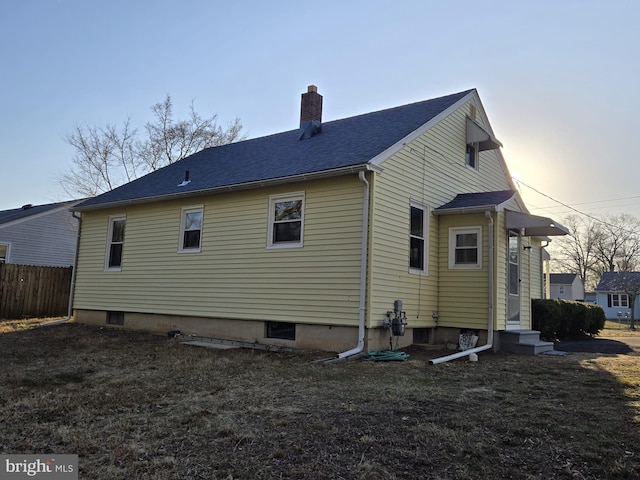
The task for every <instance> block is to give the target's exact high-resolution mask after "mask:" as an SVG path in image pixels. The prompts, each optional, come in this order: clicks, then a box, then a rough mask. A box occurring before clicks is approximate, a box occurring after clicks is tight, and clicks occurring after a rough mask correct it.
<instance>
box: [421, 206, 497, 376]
mask: <svg viewBox="0 0 640 480" xmlns="http://www.w3.org/2000/svg"><path fill="white" fill-rule="evenodd" d="M484 216H485V217H487V220H488V223H489V232H488V233H489V238H488V240H489V242H488V243H489V252H488V253H489V268H488V270H489V272H488V273H489V305H488V307H489V314H488V318H487V343H486V344H485V345H482V346H480V347H475V348H470V349H469V350H463V351H462V352H457V353H452V354H451V355H447V356H444V357H439V358H434V359H432V360H429V363H430V364H431V365H436V364H438V363H444V362H448V361H449V360H455V359H456V358H461V357H466V356H469V360H471V361H477V360H478V355H477V353H478V352H483V351H484V350H489V349H490V348H493V310H494V304H493V296H494V288H493V286H494V280H495V279H494V276H495V271H494V265H493V263H494V246H493V242H494V239H493V223H494V222H493V217H492V216H491V211H490V210H487V211H485V212H484Z"/></svg>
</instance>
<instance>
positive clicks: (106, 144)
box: [60, 120, 140, 197]
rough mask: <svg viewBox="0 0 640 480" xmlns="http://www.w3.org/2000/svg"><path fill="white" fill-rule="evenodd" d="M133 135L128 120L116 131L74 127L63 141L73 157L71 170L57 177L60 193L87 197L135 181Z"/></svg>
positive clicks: (134, 145) (135, 162)
mask: <svg viewBox="0 0 640 480" xmlns="http://www.w3.org/2000/svg"><path fill="white" fill-rule="evenodd" d="M136 135H137V130H136V129H133V128H131V123H130V121H129V120H127V121H126V122H124V123H123V125H122V128H121V129H120V130H118V128H117V127H116V126H115V125H107V126H106V127H104V128H96V127H80V126H78V127H76V128H75V130H74V131H73V133H71V134H69V135H67V138H66V140H67V143H69V144H70V145H71V146H72V147H74V148H75V150H76V155H75V156H74V157H73V166H72V167H71V169H70V170H69V171H68V172H67V173H65V174H63V175H62V177H61V178H60V184H61V185H62V187H63V188H64V190H65V191H66V192H67V193H68V194H70V195H72V196H74V195H76V194H79V195H80V196H83V197H91V196H94V195H96V194H98V193H101V192H106V191H108V190H111V189H113V188H115V187H117V186H118V185H122V184H123V183H126V182H130V181H131V180H133V179H135V178H137V176H138V171H139V166H140V165H139V163H140V161H139V159H138V156H137V146H136Z"/></svg>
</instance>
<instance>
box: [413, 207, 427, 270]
mask: <svg viewBox="0 0 640 480" xmlns="http://www.w3.org/2000/svg"><path fill="white" fill-rule="evenodd" d="M428 241H429V209H428V207H426V206H424V205H421V204H419V203H417V202H411V214H410V227H409V271H410V272H412V273H422V274H427V273H428V258H429V248H428V247H429V244H428Z"/></svg>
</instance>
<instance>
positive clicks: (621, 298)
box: [607, 293, 629, 308]
mask: <svg viewBox="0 0 640 480" xmlns="http://www.w3.org/2000/svg"><path fill="white" fill-rule="evenodd" d="M607 300H608V302H607V306H608V307H609V308H611V307H618V308H620V307H621V308H629V296H628V295H626V294H624V293H610V294H609V296H608V299H607Z"/></svg>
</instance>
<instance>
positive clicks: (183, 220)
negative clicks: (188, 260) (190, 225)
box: [178, 205, 204, 253]
mask: <svg viewBox="0 0 640 480" xmlns="http://www.w3.org/2000/svg"><path fill="white" fill-rule="evenodd" d="M194 212H197V213H200V214H201V215H202V224H201V225H200V242H199V243H198V246H197V247H188V248H185V246H184V234H185V231H187V230H186V228H187V214H189V213H194ZM203 230H204V205H191V206H188V207H182V210H181V211H180V236H179V237H178V253H200V252H201V251H202V237H203Z"/></svg>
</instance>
